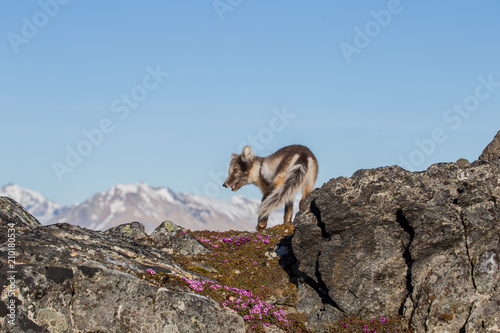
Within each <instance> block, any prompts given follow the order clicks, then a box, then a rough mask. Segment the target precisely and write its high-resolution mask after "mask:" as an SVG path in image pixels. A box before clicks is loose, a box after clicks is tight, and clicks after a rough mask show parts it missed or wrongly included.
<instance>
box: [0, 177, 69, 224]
mask: <svg viewBox="0 0 500 333" xmlns="http://www.w3.org/2000/svg"><path fill="white" fill-rule="evenodd" d="M0 196H6V197H9V198H12V199H14V200H16V201H17V202H19V203H20V204H21V205H22V206H23V207H24V208H26V210H27V211H29V212H30V213H31V214H32V215H33V216H35V217H36V218H37V219H38V221H40V222H41V223H43V224H46V223H47V222H48V221H49V220H51V219H52V218H54V216H57V215H58V214H61V213H62V212H64V210H65V209H66V207H63V206H61V205H60V204H58V203H55V202H53V201H51V200H48V199H46V198H45V197H44V196H43V195H42V194H40V193H38V192H36V191H33V190H28V189H25V188H22V187H21V186H19V185H15V184H8V185H5V186H4V187H3V188H1V189H0Z"/></svg>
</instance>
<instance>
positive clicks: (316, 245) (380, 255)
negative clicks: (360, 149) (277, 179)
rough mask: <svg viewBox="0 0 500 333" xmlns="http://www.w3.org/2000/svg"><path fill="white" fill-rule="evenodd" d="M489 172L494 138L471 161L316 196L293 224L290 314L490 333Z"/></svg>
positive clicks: (495, 155)
mask: <svg viewBox="0 0 500 333" xmlns="http://www.w3.org/2000/svg"><path fill="white" fill-rule="evenodd" d="M499 166H500V132H499V133H498V134H497V135H496V137H495V139H494V140H493V142H492V143H491V144H490V145H488V147H486V149H485V150H484V152H483V154H482V155H481V156H480V158H479V160H477V161H475V162H473V163H469V162H468V161H466V160H464V159H461V160H459V161H457V163H439V164H435V165H432V166H430V167H429V168H428V169H427V170H425V171H423V172H408V171H406V170H403V169H402V168H400V167H397V166H391V167H382V168H377V169H371V170H359V171H357V172H356V173H355V174H354V175H353V176H352V177H350V178H343V177H340V178H336V179H332V180H330V181H329V182H327V183H326V184H324V185H323V186H322V187H321V188H320V189H316V190H315V191H314V192H313V193H312V194H311V195H310V196H309V198H308V201H307V204H308V206H309V207H310V209H308V210H306V211H302V212H300V213H299V214H298V216H297V217H296V218H295V220H294V224H295V234H294V237H293V240H292V244H293V252H294V254H295V256H296V258H297V259H298V261H299V270H300V274H301V277H302V281H303V284H304V287H303V288H301V289H299V291H300V293H299V303H298V306H299V310H303V311H305V312H308V313H309V316H310V320H311V321H312V322H314V321H316V322H317V325H319V326H321V325H322V322H324V321H328V320H338V319H340V318H344V317H350V316H356V317H360V318H370V317H377V316H388V315H392V314H399V315H401V316H402V317H403V320H404V321H405V322H406V323H407V325H408V326H409V327H410V328H413V329H415V330H416V331H417V332H500V284H499V280H500V273H499V269H498V268H499V267H498V264H499V259H500V258H499V253H500V242H499V240H500V206H499V205H500V202H499V200H500V173H499V171H500V170H499ZM300 299H303V301H301V300H300ZM312 300H315V301H314V302H313V301H312ZM301 307H302V309H301Z"/></svg>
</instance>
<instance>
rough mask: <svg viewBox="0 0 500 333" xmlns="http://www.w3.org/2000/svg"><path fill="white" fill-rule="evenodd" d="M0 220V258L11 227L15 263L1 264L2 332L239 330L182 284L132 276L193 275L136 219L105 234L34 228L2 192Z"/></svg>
mask: <svg viewBox="0 0 500 333" xmlns="http://www.w3.org/2000/svg"><path fill="white" fill-rule="evenodd" d="M0 219H1V220H0V244H2V245H1V246H0V251H1V253H2V258H7V254H8V251H9V249H11V248H9V246H8V244H9V242H8V241H7V240H8V237H11V235H12V234H11V233H10V232H9V229H12V228H14V229H15V231H16V233H15V241H14V243H15V251H16V253H15V261H16V262H15V264H13V265H12V266H10V265H9V264H2V265H1V267H0V281H1V282H0V283H1V285H0V286H1V290H0V331H2V332H141V331H142V332H217V331H223V332H245V325H244V320H243V318H241V317H240V316H238V315H237V314H235V313H233V312H230V311H228V310H227V309H225V308H221V307H220V306H219V304H217V303H215V302H214V301H212V300H210V299H208V298H206V297H203V296H199V295H196V294H193V293H191V292H189V290H188V288H187V287H180V286H175V285H174V286H172V287H160V286H158V285H152V284H150V283H149V282H148V281H146V280H143V279H141V278H139V277H138V275H141V274H143V273H144V272H145V271H146V270H147V269H149V268H151V269H153V270H154V271H156V272H157V273H168V274H169V275H170V276H172V277H177V278H179V279H181V278H183V277H184V278H187V279H193V278H199V276H198V275H196V274H195V273H193V272H190V271H186V270H185V269H183V268H182V267H180V266H178V265H177V264H175V263H174V262H173V261H172V260H171V257H170V255H169V254H167V253H166V252H164V251H161V250H159V249H158V248H157V247H154V246H151V245H148V244H147V243H148V242H150V237H149V236H147V235H146V234H144V233H143V230H144V227H141V225H140V224H138V223H132V224H126V225H123V226H119V227H116V228H114V229H113V230H110V231H108V232H105V233H102V232H97V231H92V230H89V229H85V228H81V227H78V226H74V225H70V224H55V225H49V226H40V225H39V224H37V223H36V220H35V219H34V218H33V217H31V216H30V215H29V213H27V212H26V211H25V210H24V209H22V207H21V206H19V205H18V204H17V203H16V202H15V201H13V200H10V199H7V198H5V197H0ZM132 236H134V237H138V239H135V240H134V239H133V238H131V237H132ZM11 238H12V237H11ZM11 276H13V277H14V279H15V280H14V282H12V287H11V286H10V283H11V282H9V281H11V280H9V277H11ZM11 302H13V303H14V304H15V306H12V307H11V306H10V305H11ZM9 307H11V308H13V309H14V313H13V315H14V319H15V320H14V322H13V324H14V325H10V323H9V320H10V318H11V317H9V315H10V314H11V310H10V308H9Z"/></svg>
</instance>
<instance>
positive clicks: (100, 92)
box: [0, 0, 500, 204]
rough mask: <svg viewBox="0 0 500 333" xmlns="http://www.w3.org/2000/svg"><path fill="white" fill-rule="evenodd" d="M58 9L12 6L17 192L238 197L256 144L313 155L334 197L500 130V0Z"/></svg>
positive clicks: (68, 197) (4, 90) (12, 160)
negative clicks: (364, 172)
mask: <svg viewBox="0 0 500 333" xmlns="http://www.w3.org/2000/svg"><path fill="white" fill-rule="evenodd" d="M59 1H60V2H61V3H59V2H58V1H56V0H41V1H3V2H2V3H1V4H0V56H1V61H0V78H1V79H0V110H1V118H0V156H1V158H0V186H2V185H4V184H7V183H17V184H19V185H21V186H23V187H26V188H31V189H34V190H37V191H39V192H41V193H42V194H44V195H45V196H47V197H49V198H50V199H52V200H55V201H57V202H60V203H63V204H69V203H73V202H78V201H79V202H81V201H83V200H85V199H86V198H88V197H89V196H91V195H92V194H94V193H96V192H99V191H102V190H104V189H107V188H109V187H110V186H112V185H114V184H116V183H135V182H139V181H144V182H147V183H149V184H151V185H153V186H168V187H170V188H172V189H173V190H175V191H180V192H198V193H200V194H206V195H211V196H215V197H217V198H220V199H228V198H230V197H231V196H233V195H234V193H232V192H230V191H229V190H227V189H224V188H222V186H221V183H222V180H223V178H224V176H223V175H222V174H223V173H225V172H226V168H227V165H228V163H229V159H230V154H231V153H232V152H236V150H237V149H239V148H240V147H241V146H242V144H243V143H245V142H247V143H250V142H252V143H254V145H257V146H258V147H259V148H258V149H256V150H257V153H258V154H260V155H267V154H269V153H272V152H273V151H275V150H276V149H278V148H280V147H282V146H285V145H289V144H294V143H300V144H304V145H307V146H309V147H310V148H311V149H312V151H313V152H314V153H315V154H316V156H317V158H318V160H319V163H320V172H319V177H318V181H317V186H321V185H322V184H323V183H324V182H326V181H327V180H329V179H330V178H334V177H338V176H350V175H351V174H352V173H353V172H354V171H356V170H357V169H360V168H372V167H378V166H385V165H393V164H398V165H401V166H403V167H405V168H408V169H411V170H423V169H425V168H427V167H428V166H429V165H430V164H432V163H435V162H440V161H456V160H457V159H458V158H460V157H464V158H468V159H470V160H471V161H472V160H475V159H476V158H477V157H478V156H479V154H480V153H481V151H482V149H483V148H484V147H485V145H486V144H488V143H489V142H490V141H491V139H492V138H493V136H494V135H495V133H496V132H497V131H498V130H500V20H499V19H498V18H499V16H500V2H498V1H493V0H490V1H474V2H473V1H462V0H460V1H439V2H436V1H423V0H421V1H418V0H414V1H410V0H401V1H394V0H390V1H387V0H383V1H364V2H359V1H356V2H354V1H331V0H328V1H327V0H321V1H291V2H290V1H245V0H231V1H230V0H217V1H211V0H210V1H198V2H189V1H147V2H138V1H95V0H94V1H75V0H73V1H68V0H65V1H62V0H59ZM167 73H168V74H167ZM96 129H98V131H99V132H97V130H96ZM85 133H87V135H85ZM87 136H90V139H89V138H88V137H87ZM92 141H93V142H92ZM71 152H73V153H71ZM75 153H76V154H79V157H75V156H74V154H75ZM68 156H69V157H68ZM68 161H69V162H68ZM56 170H57V171H56ZM238 194H242V195H245V196H251V197H258V196H259V192H258V190H257V189H256V188H254V189H246V188H243V189H242V190H240V192H238Z"/></svg>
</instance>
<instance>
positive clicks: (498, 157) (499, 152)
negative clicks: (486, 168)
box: [479, 131, 500, 163]
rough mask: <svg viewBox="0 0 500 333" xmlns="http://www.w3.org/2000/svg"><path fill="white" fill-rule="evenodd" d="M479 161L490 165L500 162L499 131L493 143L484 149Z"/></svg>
mask: <svg viewBox="0 0 500 333" xmlns="http://www.w3.org/2000/svg"><path fill="white" fill-rule="evenodd" d="M479 160H481V161H488V162H492V163H499V162H500V131H498V132H497V134H496V135H495V138H494V139H493V141H491V142H490V144H489V145H487V146H486V148H484V150H483V153H482V154H481V156H479Z"/></svg>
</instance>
